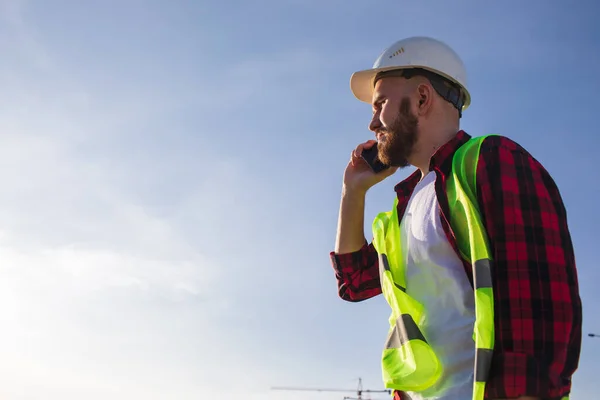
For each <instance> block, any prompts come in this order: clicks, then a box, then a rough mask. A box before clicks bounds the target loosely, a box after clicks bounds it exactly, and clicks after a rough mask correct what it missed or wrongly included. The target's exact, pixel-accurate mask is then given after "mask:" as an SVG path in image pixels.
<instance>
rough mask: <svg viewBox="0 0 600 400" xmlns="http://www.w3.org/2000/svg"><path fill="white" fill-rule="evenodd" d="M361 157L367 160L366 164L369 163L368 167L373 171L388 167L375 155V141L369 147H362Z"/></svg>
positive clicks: (376, 171)
mask: <svg viewBox="0 0 600 400" xmlns="http://www.w3.org/2000/svg"><path fill="white" fill-rule="evenodd" d="M361 157H362V158H363V160H365V161H366V162H367V164H369V167H371V169H372V170H373V172H375V173H378V172H381V171H384V170H386V169H388V168H389V166H388V165H385V164H384V163H382V162H381V160H379V158H378V157H377V143H375V144H374V145H373V146H371V148H370V149H363V151H362V154H361Z"/></svg>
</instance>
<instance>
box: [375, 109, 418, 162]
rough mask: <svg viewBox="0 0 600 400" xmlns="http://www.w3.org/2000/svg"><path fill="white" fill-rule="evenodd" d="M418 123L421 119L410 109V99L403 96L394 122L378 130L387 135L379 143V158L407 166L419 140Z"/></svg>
mask: <svg viewBox="0 0 600 400" xmlns="http://www.w3.org/2000/svg"><path fill="white" fill-rule="evenodd" d="M418 125H419V120H418V119H417V117H416V116H415V115H414V114H412V113H411V111H410V99H409V98H408V97H405V98H403V99H402V102H401V103H400V108H399V110H398V115H397V116H396V119H395V120H394V122H392V123H391V124H390V125H389V126H388V127H384V128H382V129H379V130H378V131H377V133H383V134H384V135H385V138H384V140H383V141H381V142H379V143H378V145H377V148H378V158H379V160H381V162H382V163H384V164H386V165H389V166H392V167H400V168H404V167H407V166H408V165H409V162H408V157H409V156H410V155H411V153H412V152H413V149H414V146H415V143H416V142H417V136H418V133H417V130H418Z"/></svg>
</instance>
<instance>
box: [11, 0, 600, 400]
mask: <svg viewBox="0 0 600 400" xmlns="http://www.w3.org/2000/svg"><path fill="white" fill-rule="evenodd" d="M447 3H448V2H442V1H431V2H428V3H427V4H425V3H419V4H409V3H408V2H398V1H379V2H377V3H376V4H375V3H373V2H369V3H367V2H353V3H352V5H349V4H350V2H347V1H342V0H332V1H324V2H317V1H314V0H305V1H300V0H279V1H273V0H268V1H267V0H265V1H255V2H243V1H223V2H222V3H219V2H216V1H214V2H206V1H204V2H203V1H176V0H171V1H168V2H167V1H158V0H152V1H150V0H148V1H144V0H120V1H116V0H112V1H108V0H107V1H103V2H92V1H87V2H76V1H66V0H55V1H53V2H48V1H41V0H40V1H33V0H31V1H26V0H22V1H21V0H0V54H2V56H1V57H0V88H1V90H0V132H1V134H0V182H2V185H1V186H0V260H1V262H0V278H1V279H0V322H1V324H2V326H3V329H2V331H1V332H0V353H2V354H3V356H2V358H1V360H0V372H1V373H0V397H2V398H6V399H19V400H20V399H38V398H47V399H51V398H52V399H54V398H56V399H58V398H60V399H63V400H70V399H80V398H82V397H85V398H86V399H90V400H92V399H106V398H113V399H130V398H145V399H166V398H177V399H241V398H243V399H250V400H258V399H282V400H295V399H305V400H312V399H315V400H317V399H323V400H333V399H341V398H342V397H343V394H341V395H340V394H327V393H314V394H313V393H303V392H272V391H270V390H269V388H270V387H271V386H282V385H283V386H310V387H348V388H351V389H352V388H355V387H356V383H357V378H358V377H362V378H363V380H364V385H365V387H370V388H380V387H381V383H380V382H381V379H380V369H379V357H380V351H381V346H382V344H383V340H384V338H385V334H386V331H387V317H388V308H387V307H386V305H385V303H384V301H383V299H381V298H375V299H372V300H370V301H367V302H363V303H359V304H350V303H345V302H343V301H341V300H340V299H339V298H338V297H337V292H336V282H335V280H334V276H333V272H332V270H331V267H330V264H329V259H328V253H329V251H331V250H332V248H333V244H334V239H335V228H336V220H337V212H338V202H339V195H340V188H341V176H342V172H343V168H344V166H345V164H346V162H347V160H348V157H349V154H350V151H351V150H352V149H353V148H354V147H355V146H356V144H358V143H360V142H362V141H364V140H366V139H369V138H372V134H371V133H370V132H369V131H368V130H367V125H368V122H369V119H370V108H369V106H368V105H365V104H361V103H359V102H358V101H356V100H355V99H354V98H353V96H352V95H351V93H350V90H349V78H350V74H351V73H352V72H353V71H355V70H358V69H362V68H366V67H370V66H371V65H372V63H373V62H374V60H375V59H376V58H377V56H378V55H379V53H380V52H381V51H382V50H383V49H384V48H386V47H387V46H388V45H390V44H391V43H393V42H394V41H396V40H398V39H400V38H402V37H406V36H413V35H428V36H433V37H437V38H439V39H441V40H444V41H446V42H447V43H448V44H450V45H451V46H452V47H454V48H455V49H456V50H457V52H459V53H460V54H461V56H462V58H463V60H464V62H465V64H466V66H467V69H468V79H469V85H470V90H471V94H472V99H473V104H472V106H471V107H470V108H469V110H468V111H467V112H466V113H465V115H464V118H463V120H462V128H464V129H465V130H467V131H468V132H469V133H471V134H472V135H479V134H486V133H501V134H504V135H507V136H509V137H511V138H513V139H515V140H517V141H518V142H519V143H521V144H522V145H523V146H525V147H526V148H527V149H529V150H530V151H531V152H532V153H533V154H534V155H535V157H536V158H538V159H539V160H540V161H541V162H542V163H543V164H544V165H545V166H546V167H547V169H548V170H549V171H550V172H551V173H552V175H553V176H554V178H555V179H556V181H557V183H558V184H559V186H560V189H561V191H562V194H563V196H564V200H565V203H566V206H567V208H568V215H569V223H570V227H571V232H572V236H573V240H574V244H575V247H576V255H577V261H578V266H579V276H580V281H581V293H582V297H583V301H584V307H585V314H584V333H585V334H587V333H588V332H590V331H596V332H600V317H598V316H597V315H598V314H597V313H598V306H597V302H598V300H599V295H598V290H597V288H596V284H595V281H596V280H598V279H599V278H600V272H599V271H598V268H597V261H596V260H597V256H596V254H595V251H596V249H597V246H598V245H597V234H596V228H597V226H598V223H600V213H599V212H598V211H597V209H596V205H597V198H598V196H600V186H599V185H597V184H596V182H595V181H596V179H595V171H596V169H597V166H596V164H595V162H596V161H597V158H598V156H597V154H596V153H597V148H598V144H599V140H598V128H597V126H598V123H597V121H596V117H597V115H596V114H597V112H596V110H597V109H599V108H600V101H598V97H597V93H598V89H600V79H599V78H598V76H597V72H596V71H598V70H600V56H599V55H598V52H597V44H596V43H598V41H599V40H600V30H599V29H598V28H596V27H595V26H594V24H595V22H596V21H595V15H597V12H598V11H599V7H598V6H597V5H596V4H594V3H593V2H592V1H578V2H577V4H576V5H572V4H569V5H567V4H566V2H562V4H561V3H560V2H553V4H552V5H549V4H550V2H547V1H537V0H530V1H527V2H518V1H504V2H485V3H486V4H485V5H484V4H483V3H484V2H478V1H474V0H473V1H459V2H454V4H453V5H450V4H447ZM594 44H596V45H594ZM409 172H410V171H409V170H404V171H399V172H398V173H397V174H396V175H394V177H392V178H390V179H388V180H386V181H385V182H383V183H382V184H380V185H378V186H377V187H375V188H373V189H372V190H371V192H370V193H369V197H368V204H367V210H366V212H367V215H366V224H365V225H366V228H367V229H368V228H369V225H370V221H371V219H372V218H373V217H374V216H375V214H376V213H377V212H379V211H381V210H387V209H389V207H390V205H391V202H392V199H393V197H392V196H393V192H392V187H393V185H394V184H395V183H396V182H397V181H399V180H401V179H402V178H404V177H405V176H406V175H408V173H409ZM367 234H368V235H369V236H370V233H369V232H368V231H367ZM598 359H600V340H598V339H592V338H588V337H587V336H586V337H584V340H583V349H582V358H581V365H580V369H579V371H578V372H577V374H576V376H575V378H574V389H573V397H572V398H573V399H574V400H577V399H586V398H591V397H590V396H592V393H593V394H595V393H597V388H598V384H597V382H596V380H597V379H596V376H597V374H596V373H597V371H598V369H599V368H600V365H599V364H598V361H597V360H598ZM348 394H351V393H348Z"/></svg>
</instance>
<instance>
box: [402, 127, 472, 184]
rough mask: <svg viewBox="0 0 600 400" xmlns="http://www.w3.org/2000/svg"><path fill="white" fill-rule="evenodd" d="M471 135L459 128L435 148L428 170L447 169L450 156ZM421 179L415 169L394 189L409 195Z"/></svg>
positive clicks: (449, 163)
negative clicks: (452, 135)
mask: <svg viewBox="0 0 600 400" xmlns="http://www.w3.org/2000/svg"><path fill="white" fill-rule="evenodd" d="M469 139H471V136H470V135H469V134H468V133H466V132H465V131H463V130H460V131H458V132H457V133H456V135H454V137H453V138H452V139H450V140H449V141H447V142H446V143H444V144H443V145H442V146H440V148H438V149H437V150H436V152H435V153H434V154H433V156H432V157H431V159H430V161H429V171H433V170H434V169H439V170H441V171H449V170H450V166H451V163H452V157H453V156H454V153H455V152H456V150H458V148H460V147H461V146H462V145H463V144H465V143H466V142H468V141H469ZM420 180H421V171H419V169H417V170H416V171H415V172H413V173H412V174H411V175H409V176H408V177H407V178H406V179H404V180H403V181H402V182H400V183H398V184H397V185H396V186H395V187H394V190H395V191H396V192H397V193H398V195H401V196H402V195H404V196H406V195H409V194H410V193H411V192H412V190H413V188H414V187H415V185H416V184H417V183H419V181H420Z"/></svg>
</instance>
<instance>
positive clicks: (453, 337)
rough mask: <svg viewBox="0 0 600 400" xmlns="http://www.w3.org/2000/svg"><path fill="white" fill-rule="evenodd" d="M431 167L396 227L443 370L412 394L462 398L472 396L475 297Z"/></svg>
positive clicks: (409, 283)
mask: <svg viewBox="0 0 600 400" xmlns="http://www.w3.org/2000/svg"><path fill="white" fill-rule="evenodd" d="M435 180H436V175H435V172H430V173H429V174H427V175H426V176H425V177H424V178H423V179H422V180H421V181H420V182H419V183H418V184H417V186H416V187H415V189H414V192H413V194H412V196H411V198H410V200H409V202H408V205H407V207H406V212H405V214H404V216H403V218H402V221H401V224H400V229H401V232H402V235H401V236H402V241H403V243H402V248H403V249H405V250H404V254H405V257H406V292H407V293H408V294H409V295H411V296H412V297H414V298H415V299H416V300H418V301H419V302H421V303H422V304H423V305H424V306H425V310H427V315H426V317H425V321H424V323H423V324H422V325H421V330H422V332H423V335H424V336H425V338H426V339H427V341H428V342H429V344H430V345H431V346H432V348H433V350H434V351H435V352H436V354H437V355H438V357H439V358H440V361H441V362H442V365H443V367H444V373H443V375H442V377H441V378H440V380H439V381H438V382H437V383H436V384H435V385H434V386H433V387H431V388H429V389H427V390H426V391H424V392H422V393H407V394H408V395H409V396H410V398H411V399H412V400H434V399H435V400H466V399H470V398H471V397H472V392H473V369H474V362H475V343H474V341H473V323H474V322H475V300H474V294H473V289H472V288H471V285H470V284H469V280H468V278H467V275H466V272H465V270H464V267H463V264H462V262H461V260H460V259H459V258H458V256H457V255H456V253H455V252H454V250H453V249H452V246H451V245H450V243H449V242H448V240H447V237H446V235H445V233H444V228H443V227H442V224H441V219H440V208H439V205H438V201H437V197H436V194H435V186H434V185H435Z"/></svg>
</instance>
